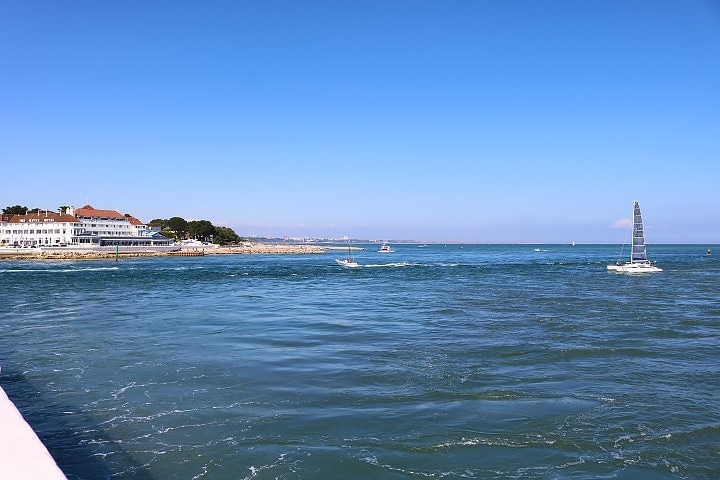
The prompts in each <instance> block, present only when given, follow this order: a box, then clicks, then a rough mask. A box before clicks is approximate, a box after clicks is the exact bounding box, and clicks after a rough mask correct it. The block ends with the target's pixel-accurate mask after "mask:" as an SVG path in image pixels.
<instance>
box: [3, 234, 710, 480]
mask: <svg viewBox="0 0 720 480" xmlns="http://www.w3.org/2000/svg"><path fill="white" fill-rule="evenodd" d="M534 248H535V246H526V245H522V246H507V245H504V246H487V245H485V246H473V245H462V246H461V245H431V246H429V247H427V248H419V247H417V246H415V245H393V249H394V250H395V252H394V253H392V254H379V253H377V252H375V251H374V249H373V248H372V247H369V248H368V250H366V251H364V252H361V253H358V254H356V255H355V258H356V260H357V261H358V262H359V263H361V264H362V265H364V266H363V267H362V268H357V269H344V268H342V267H340V266H337V265H336V264H335V262H334V258H335V255H334V254H326V255H302V256H261V255H233V256H230V255H228V256H206V257H200V258H155V259H135V260H130V259H127V260H122V259H121V260H120V261H119V262H115V261H113V260H109V261H105V260H103V261H78V262H54V261H46V262H13V261H3V262H2V263H0V335H1V337H0V364H1V365H2V367H3V370H2V374H0V385H2V387H3V388H4V389H5V390H6V392H7V393H8V395H9V396H10V398H11V399H12V400H13V401H14V402H15V403H16V405H17V406H18V408H20V410H21V411H22V412H23V414H24V415H25V417H26V419H27V420H28V421H29V423H31V425H32V426H33V427H34V428H35V429H36V431H37V433H38V434H39V436H40V437H41V438H42V439H43V441H44V442H45V443H46V445H47V447H48V449H49V450H50V451H51V453H52V454H53V456H54V457H55V458H56V460H57V462H58V464H59V465H60V467H61V468H62V469H63V471H64V472H65V473H66V475H67V476H68V478H70V479H98V478H121V479H146V478H154V479H201V478H207V479H245V478H257V479H275V478H280V479H328V478H338V479H340V478H342V479H360V478H362V479H366V478H383V479H416V478H418V479H433V478H435V479H437V478H578V479H585V478H587V479H596V478H628V479H629V478H633V479H634V478H717V477H720V281H719V280H720V248H715V249H714V250H715V251H716V252H719V253H718V255H717V256H712V257H708V256H706V255H705V251H706V248H707V246H706V245H702V246H698V245H690V246H652V247H651V249H650V252H649V254H650V256H651V258H653V259H654V260H656V261H657V262H658V263H659V264H660V266H661V267H663V268H664V269H665V271H664V272H662V273H658V274H653V275H641V276H628V275H622V274H615V273H609V272H607V271H606V269H605V266H606V264H607V263H608V262H611V261H614V260H616V259H617V257H618V254H619V247H615V246H586V245H582V246H580V245H579V246H576V247H571V246H559V245H548V246H542V247H541V251H539V252H537V251H535V250H534Z"/></svg>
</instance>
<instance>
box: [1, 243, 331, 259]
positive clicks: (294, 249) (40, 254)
mask: <svg viewBox="0 0 720 480" xmlns="http://www.w3.org/2000/svg"><path fill="white" fill-rule="evenodd" d="M330 248H332V247H330ZM330 248H328V247H324V246H319V245H306V244H297V245H295V244H268V243H246V244H243V245H233V246H212V247H206V248H183V249H178V250H174V251H167V250H166V251H153V250H149V249H148V250H143V251H138V250H130V251H123V248H122V247H120V248H119V249H118V251H117V252H115V251H98V250H84V249H83V250H79V249H70V248H53V249H37V250H35V249H29V248H24V249H17V248H0V260H1V259H6V260H92V259H102V258H115V257H121V258H133V257H168V256H177V254H178V253H182V252H185V253H186V255H183V256H192V255H189V254H188V253H192V252H198V253H201V254H204V255H223V254H226V255H232V254H235V255H238V254H288V255H290V254H292V255H297V254H320V253H326V252H327V250H328V249H330Z"/></svg>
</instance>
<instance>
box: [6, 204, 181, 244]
mask: <svg viewBox="0 0 720 480" xmlns="http://www.w3.org/2000/svg"><path fill="white" fill-rule="evenodd" d="M172 243H173V240H172V239H170V238H166V237H164V236H163V235H161V234H160V233H158V232H157V231H155V230H153V229H151V228H150V227H148V226H147V225H145V224H143V223H142V222H141V221H140V220H138V219H137V218H135V217H133V216H131V215H123V214H121V213H119V212H116V211H115V210H98V209H96V208H93V207H92V206H90V205H85V206H84V207H82V208H78V209H77V210H76V209H75V208H74V207H68V208H67V209H66V210H65V212H64V213H55V212H47V211H45V212H38V213H31V214H26V215H7V214H2V217H0V246H5V247H11V248H12V247H15V248H32V247H51V246H52V247H64V246H76V247H103V246H115V245H122V246H133V247H158V246H162V247H168V246H170V245H172Z"/></svg>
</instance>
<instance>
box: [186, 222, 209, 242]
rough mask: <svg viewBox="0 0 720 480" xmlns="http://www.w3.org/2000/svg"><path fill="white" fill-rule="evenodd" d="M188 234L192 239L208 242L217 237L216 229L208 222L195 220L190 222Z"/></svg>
mask: <svg viewBox="0 0 720 480" xmlns="http://www.w3.org/2000/svg"><path fill="white" fill-rule="evenodd" d="M188 232H189V233H190V236H191V237H192V238H197V239H198V240H202V241H204V242H206V241H208V240H209V239H210V237H212V236H213V235H215V227H214V226H213V224H212V223H210V222H209V221H207V220H193V221H190V222H188Z"/></svg>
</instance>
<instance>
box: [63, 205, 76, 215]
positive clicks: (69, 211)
mask: <svg viewBox="0 0 720 480" xmlns="http://www.w3.org/2000/svg"><path fill="white" fill-rule="evenodd" d="M65 213H67V214H68V215H72V216H73V217H74V216H75V207H74V206H72V205H70V206H69V207H68V208H67V209H66V210H65Z"/></svg>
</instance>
